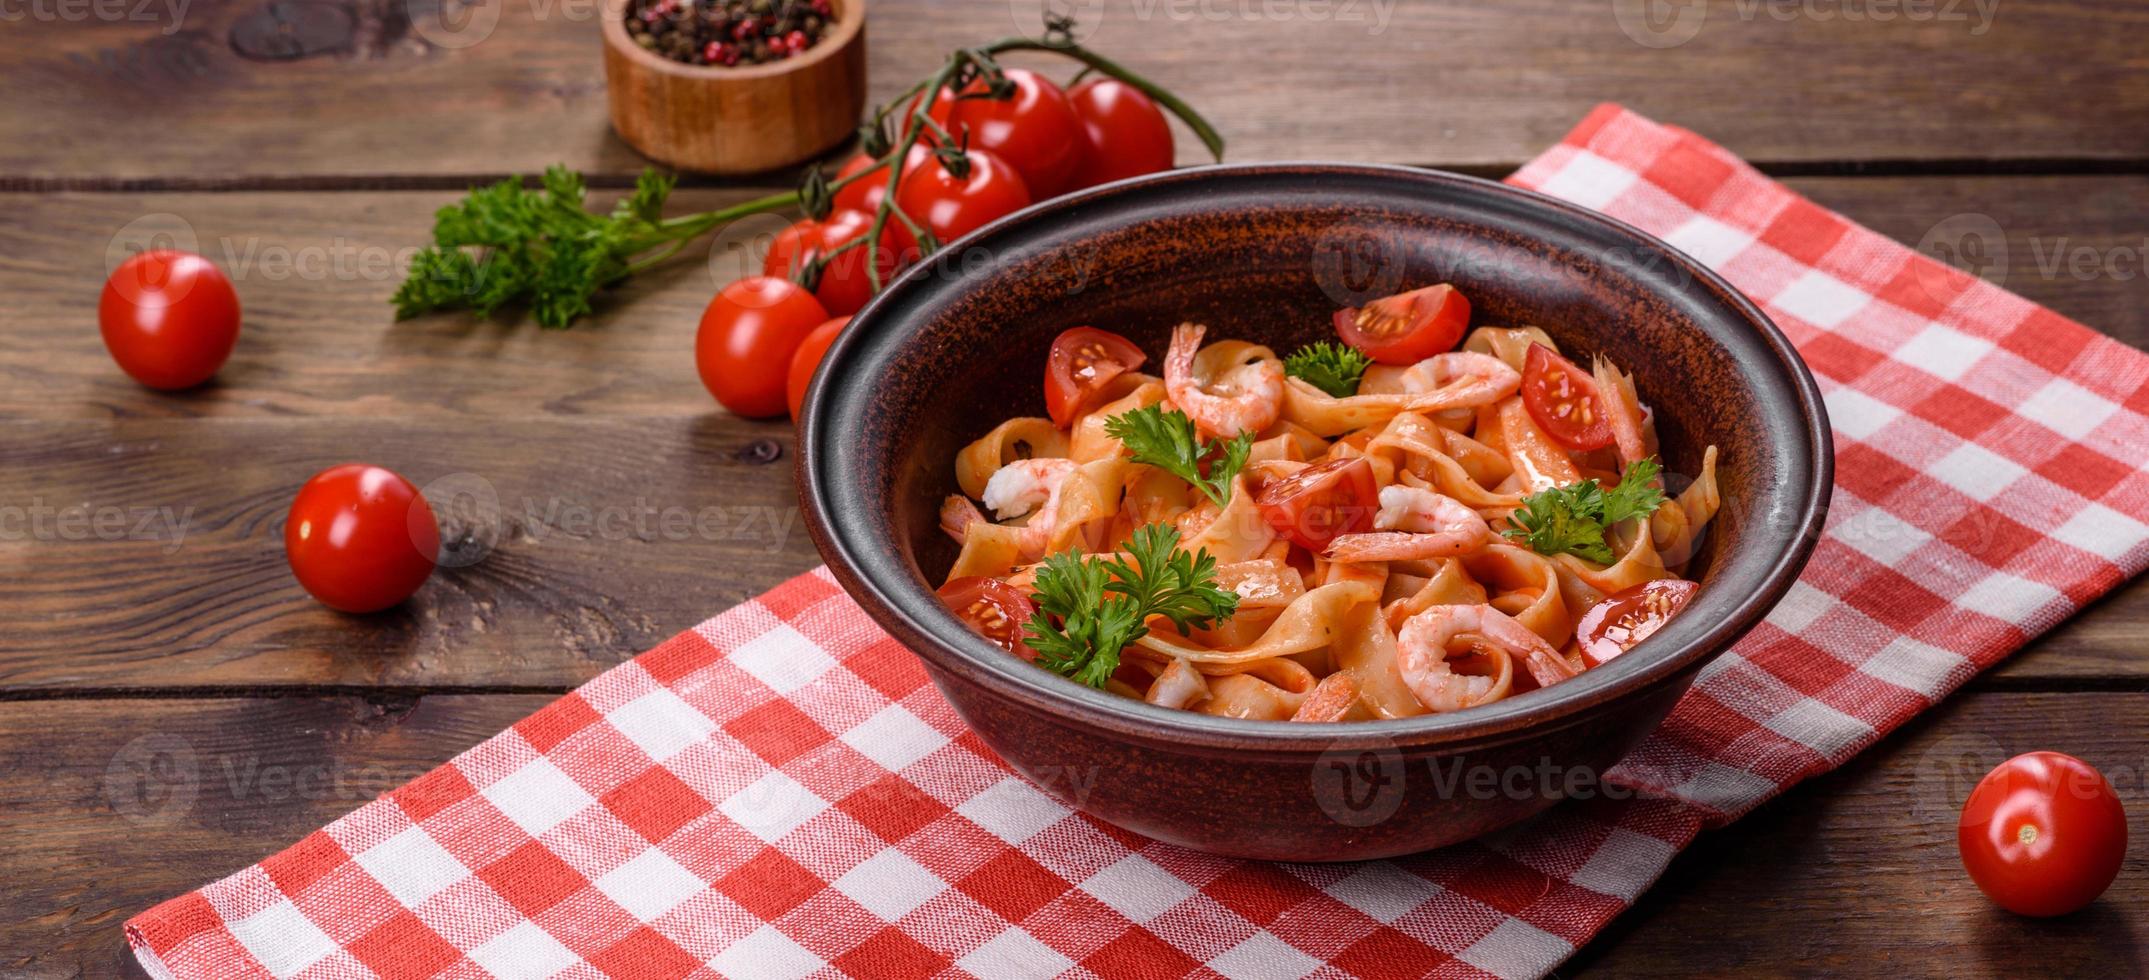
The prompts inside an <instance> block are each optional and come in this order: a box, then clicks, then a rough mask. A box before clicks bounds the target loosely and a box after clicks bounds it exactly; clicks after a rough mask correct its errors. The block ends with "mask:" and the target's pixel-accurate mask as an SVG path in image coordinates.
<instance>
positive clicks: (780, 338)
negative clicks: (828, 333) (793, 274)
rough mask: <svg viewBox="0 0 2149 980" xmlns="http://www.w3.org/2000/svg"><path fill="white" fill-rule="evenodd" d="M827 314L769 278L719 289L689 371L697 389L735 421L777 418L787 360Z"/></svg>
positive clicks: (794, 287)
mask: <svg viewBox="0 0 2149 980" xmlns="http://www.w3.org/2000/svg"><path fill="white" fill-rule="evenodd" d="M826 322H828V311H827V310H826V309H823V308H822V306H821V301H820V300H817V299H814V298H813V294H812V293H809V292H807V291H806V290H805V287H803V286H800V285H799V284H798V283H795V282H792V281H791V280H789V279H781V278H777V277H775V276H749V277H747V278H745V279H741V280H739V281H737V282H734V283H732V284H731V285H728V286H725V287H724V288H723V289H722V290H721V291H719V292H718V293H717V294H716V298H715V299H712V300H710V301H709V308H708V309H705V310H703V311H702V313H701V329H700V330H699V331H698V332H696V333H695V335H694V367H695V368H696V369H697V370H698V371H699V372H700V373H701V383H702V384H703V385H704V386H706V387H707V388H708V389H709V393H710V394H712V395H715V396H716V400H717V401H718V402H719V403H721V404H722V405H723V406H724V407H725V408H728V409H730V410H731V411H732V413H733V414H735V415H740V416H743V417H745V418H750V419H759V418H769V417H771V416H776V415H782V414H783V413H784V408H785V400H784V395H785V392H784V387H785V385H786V384H787V383H788V381H789V374H790V372H789V369H790V366H791V355H793V354H795V353H797V352H798V347H799V344H800V343H802V342H804V341H805V339H806V335H807V334H809V333H812V332H813V328H815V327H818V326H820V325H821V324H823V323H826Z"/></svg>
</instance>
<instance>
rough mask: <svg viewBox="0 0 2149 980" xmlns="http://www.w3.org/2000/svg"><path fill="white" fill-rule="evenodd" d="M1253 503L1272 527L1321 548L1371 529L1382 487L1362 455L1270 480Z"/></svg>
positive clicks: (1303, 544) (1308, 546)
mask: <svg viewBox="0 0 2149 980" xmlns="http://www.w3.org/2000/svg"><path fill="white" fill-rule="evenodd" d="M1254 506H1256V507H1258V508H1260V510H1261V517H1262V519H1263V520H1266V521H1268V524H1269V526H1270V527H1272V528H1275V529H1276V532H1277V533H1279V534H1282V535H1285V536H1287V537H1289V538H1290V539H1291V541H1292V543H1294V544H1297V545H1298V546H1299V547H1302V548H1305V549H1307V550H1309V551H1315V552H1318V551H1321V550H1323V549H1325V548H1327V547H1328V543H1329V542H1330V541H1334V540H1335V539H1336V538H1337V536H1339V535H1344V534H1357V533H1359V532H1361V531H1370V530H1372V529H1373V515H1374V513H1375V512H1376V511H1378V510H1380V487H1379V486H1378V485H1377V482H1376V481H1375V480H1374V478H1373V464H1371V463H1368V462H1366V461H1365V457H1363V456H1350V457H1344V458H1339V459H1331V460H1329V461H1328V462H1325V463H1321V464H1319V465H1317V466H1309V467H1307V468H1305V469H1302V470H1299V471H1298V472H1296V473H1293V474H1291V475H1289V476H1284V477H1278V478H1277V479H1274V480H1270V481H1269V482H1268V484H1267V485H1266V486H1263V487H1262V488H1261V492H1260V493H1259V494H1257V495H1255V497H1254Z"/></svg>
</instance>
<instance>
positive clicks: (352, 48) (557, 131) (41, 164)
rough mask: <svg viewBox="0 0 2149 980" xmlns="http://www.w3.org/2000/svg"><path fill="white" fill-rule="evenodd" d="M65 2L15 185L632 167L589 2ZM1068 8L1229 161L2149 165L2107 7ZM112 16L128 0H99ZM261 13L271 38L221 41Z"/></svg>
mask: <svg viewBox="0 0 2149 980" xmlns="http://www.w3.org/2000/svg"><path fill="white" fill-rule="evenodd" d="M61 6H63V5H60V4H41V5H37V6H36V7H35V8H34V9H36V10H39V11H45V10H48V9H54V8H59V7H61ZM64 6H68V7H70V8H71V9H75V10H77V11H78V13H76V14H75V15H74V17H75V18H76V19H73V20H67V19H62V18H61V17H60V16H59V15H58V14H56V13H47V14H43V15H41V16H38V17H36V18H35V19H34V20H33V21H32V22H31V23H30V24H29V25H28V29H17V30H11V31H8V32H6V33H5V34H4V35H0V79H4V82H0V87H4V88H6V90H7V91H8V92H10V93H11V94H14V95H15V96H16V97H17V98H18V99H21V100H24V101H25V102H26V103H28V104H30V105H34V106H35V107H36V108H35V110H33V111H28V112H19V113H12V114H9V115H8V116H7V117H6V118H4V119H0V180H5V181H10V182H13V183H15V184H17V185H18V186H20V185H25V184H35V185H52V184H61V185H65V184H70V183H72V184H83V183H93V184H94V183H101V182H104V183H108V182H112V181H137V182H150V183H156V184H160V185H165V186H184V185H187V184H203V183H215V184H238V185H242V186H259V185H260V184H261V183H262V182H264V181H284V182H291V183H299V184H305V183H332V184H334V183H341V184H369V185H372V186H379V185H380V184H381V183H383V182H393V181H397V180H416V181H425V180H428V179H437V178H438V177H440V176H442V175H463V174H490V173H498V172H502V171H525V172H527V171H532V170H535V169H538V168H541V167H543V166H545V165H546V164H549V163H552V162H554V161H564V162H566V163H568V164H570V165H572V166H575V167H577V168H580V169H584V170H590V171H595V172H600V173H603V174H609V175H614V176H618V175H625V174H630V173H632V172H634V171H637V170H639V169H640V168H641V166H642V160H641V158H640V157H638V156H636V155H635V154H634V153H632V152H631V151H630V150H629V149H628V148H627V147H626V146H625V145H624V144H623V143H621V142H620V141H619V139H618V138H617V137H616V136H614V135H613V134H612V133H611V131H610V129H609V126H608V124H607V121H606V115H605V105H604V91H605V88H604V78H603V73H602V68H601V64H600V59H599V57H598V50H599V49H598V44H599V40H598V32H597V27H596V24H595V23H593V18H594V16H595V11H596V10H597V9H598V8H599V4H598V3H597V0H525V2H504V3H500V4H491V3H485V4H465V3H462V2H460V0H428V2H426V3H411V4H405V3H401V2H395V0H359V2H355V3H352V4H349V5H342V4H337V5H328V4H322V5H320V6H318V7H315V6H306V7H302V8H297V12H296V13H294V12H293V11H285V13H284V20H285V21H287V22H289V23H288V24H287V25H285V26H279V24H278V23H277V20H276V18H275V17H274V16H273V15H271V14H270V13H269V11H270V10H271V9H272V8H274V5H273V4H271V3H269V2H268V0H196V2H194V3H192V4H191V5H189V4H186V3H184V2H183V0H172V3H171V5H170V6H177V7H179V8H180V9H182V10H184V11H185V16H184V17H183V19H175V18H174V17H173V16H172V15H171V14H170V13H169V12H168V11H169V9H170V6H168V5H166V4H164V3H148V4H136V3H126V4H118V5H112V4H105V3H100V4H97V5H95V6H94V7H92V6H91V5H90V4H88V3H87V2H85V3H83V4H81V5H80V6H79V7H76V6H74V5H64ZM1040 6H1041V4H1039V3H1037V2H1034V0H1026V2H1014V3H1010V2H1007V0H970V2H961V3H958V2H948V0H874V3H873V5H872V7H871V10H870V20H869V26H868V36H869V38H870V40H871V44H872V48H871V55H870V57H871V66H872V68H871V72H872V74H871V78H872V83H871V95H872V97H873V98H875V99H886V98H888V97H890V96H891V95H892V94H893V93H896V92H899V91H901V90H902V89H903V88H904V87H906V86H907V85H909V84H910V83H912V82H913V81H915V80H916V79H918V78H921V77H924V76H925V75H926V74H928V73H929V72H930V70H931V69H932V68H933V67H934V66H936V65H937V64H938V62H939V61H940V59H941V58H943V57H944V56H945V53H946V52H947V50H948V49H949V48H950V47H953V46H955V45H959V44H976V43H981V42H983V41H986V40H987V39H989V38H993V37H997V36H1001V35H1005V34H1008V33H1011V32H1015V31H1024V32H1034V30H1035V27H1036V24H1037V23H1038V20H1037V11H1038V9H1039V7H1040ZM1071 6H1072V7H1073V8H1074V9H1076V10H1077V11H1078V12H1080V13H1081V14H1083V15H1084V16H1085V17H1086V18H1087V25H1086V26H1087V27H1088V28H1089V29H1091V33H1089V34H1088V35H1087V37H1088V41H1089V42H1090V43H1091V44H1093V45H1094V46H1095V47H1096V48H1097V49H1098V50H1100V51H1102V52H1105V53H1106V54H1108V55H1110V56H1111V57H1113V58H1115V59H1118V60H1120V61H1122V62H1124V63H1125V64H1127V65H1129V66H1132V67H1134V68H1136V69H1137V70H1140V71H1142V72H1145V73H1147V74H1149V75H1150V76H1151V77H1153V78H1154V79H1155V80H1156V81H1158V82H1160V83H1162V84H1164V85H1167V86H1169V87H1171V88H1173V89H1174V90H1176V91H1177V92H1179V93H1180V94H1181V95H1183V96H1184V97H1185V98H1186V99H1187V100H1188V101H1190V102H1191V103H1192V104H1194V105H1195V106H1198V107H1200V108H1201V109H1202V110H1203V111H1204V112H1206V113H1208V114H1209V115H1210V117H1211V118H1212V119H1213V120H1214V121H1215V122H1216V123H1217V125H1218V127H1219V128H1220V129H1221V130H1222V131H1223V132H1225V133H1226V134H1227V135H1228V136H1229V137H1230V138H1231V140H1232V155H1233V157H1235V158H1237V159H1244V160H1259V159H1280V158H1304V157H1328V158H1340V159H1354V160H1382V161H1391V162H1402V163H1426V164H1443V165H1448V166H1474V167H1483V168H1498V167H1502V166H1506V165H1511V164H1514V163H1516V162H1519V161H1521V160H1523V159H1526V158H1528V157H1529V156H1530V155H1532V154H1534V153H1536V152H1537V151H1538V150H1539V149H1541V148H1543V147H1544V146H1545V145H1546V144H1547V143H1549V142H1551V141H1553V140H1555V139H1557V138H1558V137H1559V136H1560V135H1561V134H1562V133H1563V132H1565V131H1566V130H1567V129H1568V128H1569V127H1570V126H1572V125H1573V124H1574V122H1575V121H1576V120H1578V119H1579V118H1581V116H1582V114H1583V113H1584V112H1586V111H1587V110H1588V109H1589V107H1590V106H1592V105H1594V104H1596V103H1598V102H1601V101H1617V102H1622V103H1625V104H1628V105H1631V106H1633V107H1635V108H1637V109H1640V110H1642V111H1644V112H1647V113H1650V114H1652V115H1655V116H1657V117H1658V118H1662V119H1666V120H1670V121H1675V122H1678V123H1680V124H1682V125H1685V126H1687V127H1689V128H1692V129H1695V130H1698V131H1700V132H1703V133H1707V134H1709V135H1711V136H1712V137H1714V138H1716V139H1718V140H1720V141H1722V142H1724V143H1725V144H1726V145H1728V146H1730V147H1731V148H1732V149H1733V150H1735V151H1737V152H1739V153H1740V154H1742V155H1744V156H1746V157H1748V158H1749V159H1755V160H1762V161H1768V162H1771V163H1774V164H1784V165H1792V166H1799V165H1805V166H1811V165H1838V164H1842V163H1844V162H1857V163H1868V164H1871V163H1879V164H1883V165H1897V166H1909V167H1929V166H1932V165H1934V163H1935V161H1943V162H1947V163H1948V164H1949V165H1956V166H1984V165H1989V164H2000V165H2003V166H2004V165H2008V164H2009V163H2013V164H2017V165H2020V164H2034V165H2050V164H2053V163H2055V162H2057V163H2059V164H2060V165H2070V166H2071V165H2081V164H2090V165H2100V164H2101V165H2119V166H2124V167H2134V166H2139V165H2140V164H2141V163H2142V162H2143V161H2145V160H2149V64H2144V63H2143V62H2142V61H2141V59H2139V58H2138V57H2136V55H2137V53H2138V52H2139V51H2140V49H2141V48H2142V45H2143V42H2144V39H2145V37H2149V14H2145V13H2144V12H2143V11H2141V10H2139V9H2136V8H2132V7H2127V6H2124V5H2115V4H2110V3H2105V2H2099V0H2054V2H2049V3H2039V4H2022V5H2005V6H2002V5H1999V4H1996V3H1992V2H1990V0H1960V2H1956V0H1934V2H1917V3H1903V4H1892V3H1891V4H1886V5H1882V4H1857V5H1846V4H1812V3H1806V4H1799V3H1788V2H1778V0H1714V2H1709V3H1707V4H1705V5H1704V4H1690V5H1678V6H1677V7H1665V6H1664V5H1657V6H1655V7H1650V6H1649V5H1646V4H1644V3H1642V2H1641V0H1618V2H1615V3H1611V4H1603V5H1596V6H1593V7H1591V8H1589V9H1587V10H1578V9H1577V8H1575V7H1574V6H1572V5H1571V4H1567V3H1562V2H1556V0H1519V2H1511V3H1501V4H1497V5H1485V4H1479V3H1474V2H1470V0H1438V2H1431V0H1400V2H1399V0H1348V2H1345V0H1335V2H1322V3H1314V2H1311V0H1304V2H1300V0H1291V2H1282V3H1196V2H1192V0H1108V2H1107V0H1091V2H1085V3H1081V4H1074V5H1071ZM443 7H445V9H446V10H447V12H448V15H447V16H446V17H443V16H442V14H441V13H440V11H441V9H442V8H443ZM1883 8H1885V9H1883ZM275 9H281V8H275ZM111 10H124V11H125V13H123V14H119V15H117V16H114V17H107V18H104V19H100V18H99V16H98V15H97V14H95V13H94V11H111ZM1647 10H1655V11H1656V12H1657V13H1658V14H1660V15H1667V19H1665V20H1662V21H1660V22H1651V21H1648V20H1646V19H1645V18H1646V17H1647V14H1646V11H1647ZM1869 11H1870V12H1871V13H1872V14H1873V15H1874V16H1866V14H1867V13H1868V12H1869ZM1672 14H1676V15H1678V16H1676V17H1670V16H1668V15H1672ZM1695 14H1699V17H1698V18H1694V19H1686V18H1690V17H1694V15H1695ZM1883 18H1885V19H1883ZM1652 23H1654V24H1655V26H1651V25H1652ZM264 34H276V35H278V37H279V38H281V39H282V40H280V41H279V42H278V43H281V44H286V45H291V46H287V47H283V48H280V49H273V50H270V49H264V48H263V46H262V45H260V44H255V45H253V46H252V47H253V48H255V49H257V54H260V53H266V54H268V55H269V57H265V58H263V57H257V58H248V57H244V56H242V55H240V54H239V53H238V51H237V47H245V46H247V43H246V41H245V40H244V39H245V38H247V37H257V36H262V35H264ZM235 46H236V47H235ZM307 52H312V53H310V54H308V53H307ZM279 53H280V54H284V55H291V54H296V55H300V56H298V57H277V56H276V55H278V54H279ZM1063 74H1064V73H1063ZM1726 93H1734V94H1733V95H1731V96H1730V97H1727V96H1726ZM2055 93H2064V97H2055ZM145 119H152V120H154V122H153V123H145V122H144V120H145ZM300 121H303V123H304V124H303V125H295V124H294V123H295V122H300ZM210 134H213V136H211V135H210ZM1182 142H1185V143H1190V142H1191V141H1182ZM1183 149H1185V150H1186V153H1185V154H1184V157H1183V158H1184V159H1187V160H1192V159H1195V157H1196V153H1195V148H1194V147H1192V146H1191V145H1189V146H1185V147H1183Z"/></svg>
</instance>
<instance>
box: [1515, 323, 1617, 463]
mask: <svg viewBox="0 0 2149 980" xmlns="http://www.w3.org/2000/svg"><path fill="white" fill-rule="evenodd" d="M1522 404H1523V406H1524V407H1526V408H1528V409H1529V410H1530V417H1531V418H1533V419H1536V420H1537V427H1538V428H1540V429H1543V430H1545V434H1546V435H1548V436H1551V437H1552V438H1553V439H1554V440H1555V441H1557V442H1558V443H1559V444H1560V445H1562V446H1566V447H1567V448H1569V449H1573V450H1576V451H1579V452H1588V451H1589V450H1592V449H1603V448H1604V447H1606V446H1609V445H1611V444H1612V425H1611V423H1610V422H1609V421H1607V420H1606V419H1605V415H1604V400H1603V399H1602V398H1599V397H1598V396H1597V382H1596V379H1594V378H1592V377H1590V374H1589V372H1588V371H1584V370H1582V369H1581V368H1579V367H1576V366H1575V363H1574V362H1573V361H1570V360H1568V359H1566V358H1564V357H1561V356H1559V355H1558V354H1555V353H1553V352H1552V348H1550V347H1546V346H1545V345H1543V344H1531V345H1530V353H1529V355H1528V356H1526V357H1524V358H1523V360H1522Z"/></svg>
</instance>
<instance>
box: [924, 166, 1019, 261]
mask: <svg viewBox="0 0 2149 980" xmlns="http://www.w3.org/2000/svg"><path fill="white" fill-rule="evenodd" d="M964 155H965V156H966V157H968V158H969V161H970V163H969V167H968V172H967V173H965V174H964V175H963V176H961V177H957V176H955V175H954V174H952V173H949V172H948V166H947V164H946V163H945V162H943V161H942V160H941V159H940V158H939V157H938V156H935V157H933V158H931V159H928V160H926V161H925V162H924V163H922V164H919V166H918V169H917V170H916V171H913V172H912V173H910V174H908V175H906V176H905V177H904V178H903V186H902V187H901V188H899V189H897V191H896V195H895V204H896V207H899V208H902V209H903V212H904V213H905V214H908V215H910V216H911V217H913V218H916V219H917V221H918V223H919V224H921V225H924V226H925V229H926V230H927V231H930V232H932V233H933V237H934V238H937V239H939V240H940V243H941V244H942V245H945V244H947V243H949V242H952V241H954V240H956V239H958V238H961V237H963V236H964V235H967V234H969V233H970V232H972V231H974V230H976V229H978V228H981V227H984V226H985V225H986V224H988V223H990V222H992V221H994V220H995V219H998V218H1001V217H1003V216H1006V215H1009V214H1013V213H1015V212H1017V211H1020V210H1022V209H1023V208H1026V207H1029V206H1030V191H1029V187H1028V186H1027V185H1025V184H1024V183H1023V182H1022V175H1021V174H1018V173H1016V172H1015V168H1014V167H1012V166H1009V165H1008V162H1007V161H1006V160H1005V159H1003V158H1001V156H1000V155H999V154H997V153H994V152H992V151H991V150H969V151H966V152H965V153H964Z"/></svg>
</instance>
